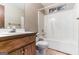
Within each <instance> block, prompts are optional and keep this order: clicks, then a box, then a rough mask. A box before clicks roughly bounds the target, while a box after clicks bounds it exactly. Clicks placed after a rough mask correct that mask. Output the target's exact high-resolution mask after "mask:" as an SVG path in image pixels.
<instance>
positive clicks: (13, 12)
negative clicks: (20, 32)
mask: <svg viewBox="0 0 79 59" xmlns="http://www.w3.org/2000/svg"><path fill="white" fill-rule="evenodd" d="M1 6H3V7H2V9H1V7H0V15H1V13H2V11H3V16H2V17H3V18H2V19H1V18H0V28H11V27H12V26H15V27H16V28H23V27H24V4H23V3H4V4H1ZM4 10H5V11H4Z"/></svg>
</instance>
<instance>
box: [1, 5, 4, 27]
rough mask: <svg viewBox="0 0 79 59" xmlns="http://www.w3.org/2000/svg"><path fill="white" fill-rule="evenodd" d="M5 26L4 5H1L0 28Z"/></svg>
mask: <svg viewBox="0 0 79 59" xmlns="http://www.w3.org/2000/svg"><path fill="white" fill-rule="evenodd" d="M3 27H4V6H2V5H0V28H3Z"/></svg>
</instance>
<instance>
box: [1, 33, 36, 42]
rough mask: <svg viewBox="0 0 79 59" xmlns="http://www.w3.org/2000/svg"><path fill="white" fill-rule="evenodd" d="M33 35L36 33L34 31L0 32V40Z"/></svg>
mask: <svg viewBox="0 0 79 59" xmlns="http://www.w3.org/2000/svg"><path fill="white" fill-rule="evenodd" d="M33 34H34V35H35V34H36V33H34V32H13V33H8V32H6V33H0V41H2V40H6V39H12V38H17V37H23V36H28V35H33Z"/></svg>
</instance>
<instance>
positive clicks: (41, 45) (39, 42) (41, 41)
mask: <svg viewBox="0 0 79 59" xmlns="http://www.w3.org/2000/svg"><path fill="white" fill-rule="evenodd" d="M36 46H37V51H38V54H40V55H45V54H46V50H45V49H46V48H48V42H47V41H46V40H45V38H43V37H42V36H40V37H39V35H38V34H37V37H36Z"/></svg>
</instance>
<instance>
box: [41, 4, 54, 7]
mask: <svg viewBox="0 0 79 59" xmlns="http://www.w3.org/2000/svg"><path fill="white" fill-rule="evenodd" d="M41 4H42V5H43V6H44V7H46V6H49V5H52V4H54V3H41Z"/></svg>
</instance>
